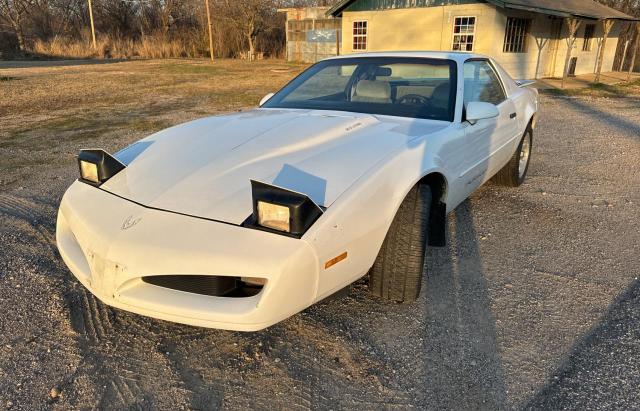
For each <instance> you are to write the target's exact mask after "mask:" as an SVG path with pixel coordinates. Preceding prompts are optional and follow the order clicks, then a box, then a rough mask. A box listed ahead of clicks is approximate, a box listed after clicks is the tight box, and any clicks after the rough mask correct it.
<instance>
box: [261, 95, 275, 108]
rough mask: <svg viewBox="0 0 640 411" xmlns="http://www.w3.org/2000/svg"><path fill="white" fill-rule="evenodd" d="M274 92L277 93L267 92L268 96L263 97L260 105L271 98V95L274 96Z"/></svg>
mask: <svg viewBox="0 0 640 411" xmlns="http://www.w3.org/2000/svg"><path fill="white" fill-rule="evenodd" d="M274 94H275V93H269V94H267V95H266V96H264V97H262V100H260V104H258V107H262V105H263V104H264V103H266V102H267V101H269V99H270V98H271V97H273V95H274Z"/></svg>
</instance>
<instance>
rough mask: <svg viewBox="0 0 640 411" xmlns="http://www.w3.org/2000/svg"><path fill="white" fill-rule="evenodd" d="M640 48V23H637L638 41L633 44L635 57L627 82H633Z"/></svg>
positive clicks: (633, 57)
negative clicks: (632, 77)
mask: <svg viewBox="0 0 640 411" xmlns="http://www.w3.org/2000/svg"><path fill="white" fill-rule="evenodd" d="M639 48H640V23H636V41H635V43H634V44H633V56H632V57H631V65H630V66H629V74H628V75H627V81H631V72H632V71H633V68H634V67H635V65H636V57H638V49H639Z"/></svg>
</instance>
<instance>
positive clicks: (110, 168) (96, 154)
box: [78, 149, 126, 187]
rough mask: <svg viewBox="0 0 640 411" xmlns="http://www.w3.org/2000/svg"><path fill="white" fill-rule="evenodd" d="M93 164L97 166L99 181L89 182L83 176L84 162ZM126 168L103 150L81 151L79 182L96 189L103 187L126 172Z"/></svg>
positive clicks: (79, 156)
mask: <svg viewBox="0 0 640 411" xmlns="http://www.w3.org/2000/svg"><path fill="white" fill-rule="evenodd" d="M83 161H84V162H87V163H92V164H95V165H96V168H97V173H98V176H97V177H98V181H97V182H96V181H91V180H87V179H85V178H84V177H83V175H82V162H83ZM125 168H126V166H125V165H124V164H122V163H121V162H120V161H118V160H117V159H116V158H115V157H113V156H112V155H111V154H109V153H107V152H106V151H104V150H101V149H90V150H80V153H78V171H79V173H80V178H79V179H78V180H79V181H82V182H83V183H86V184H89V185H92V186H94V187H99V186H101V185H102V184H103V183H104V182H105V181H107V180H108V179H110V178H111V177H113V176H114V175H116V174H118V173H119V172H120V171H122V170H124V169H125Z"/></svg>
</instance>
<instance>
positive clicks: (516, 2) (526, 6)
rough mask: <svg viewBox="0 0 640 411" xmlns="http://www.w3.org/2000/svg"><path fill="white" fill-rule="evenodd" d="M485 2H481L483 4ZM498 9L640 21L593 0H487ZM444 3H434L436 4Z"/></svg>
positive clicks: (338, 9) (338, 8)
mask: <svg viewBox="0 0 640 411" xmlns="http://www.w3.org/2000/svg"><path fill="white" fill-rule="evenodd" d="M356 1H358V0H340V1H338V2H337V3H336V4H335V5H334V6H333V7H331V8H330V9H329V10H328V11H327V15H331V16H334V17H338V16H341V15H342V12H343V11H344V10H345V9H346V8H347V7H349V5H351V4H353V3H354V2H356ZM482 2H483V1H479V3H482ZM486 2H488V3H491V4H493V5H495V6H497V7H501V8H505V9H518V10H528V11H532V12H535V13H541V14H548V15H552V16H558V17H577V18H584V19H593V20H604V19H615V20H627V21H640V18H638V17H633V16H629V15H628V14H625V13H623V12H621V11H618V10H615V9H613V8H611V7H607V6H605V5H604V4H600V3H596V2H595V1H593V0H562V1H558V0H486ZM439 3H442V2H441V1H440V2H437V1H434V4H439Z"/></svg>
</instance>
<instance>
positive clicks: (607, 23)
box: [595, 19, 614, 83]
mask: <svg viewBox="0 0 640 411" xmlns="http://www.w3.org/2000/svg"><path fill="white" fill-rule="evenodd" d="M613 24H614V21H613V20H607V19H605V20H602V29H603V30H604V36H603V37H602V46H601V47H600V54H598V70H597V71H596V79H595V82H596V83H600V76H601V74H602V63H603V62H604V52H605V47H606V46H607V38H609V33H610V32H611V28H612V27H613Z"/></svg>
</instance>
